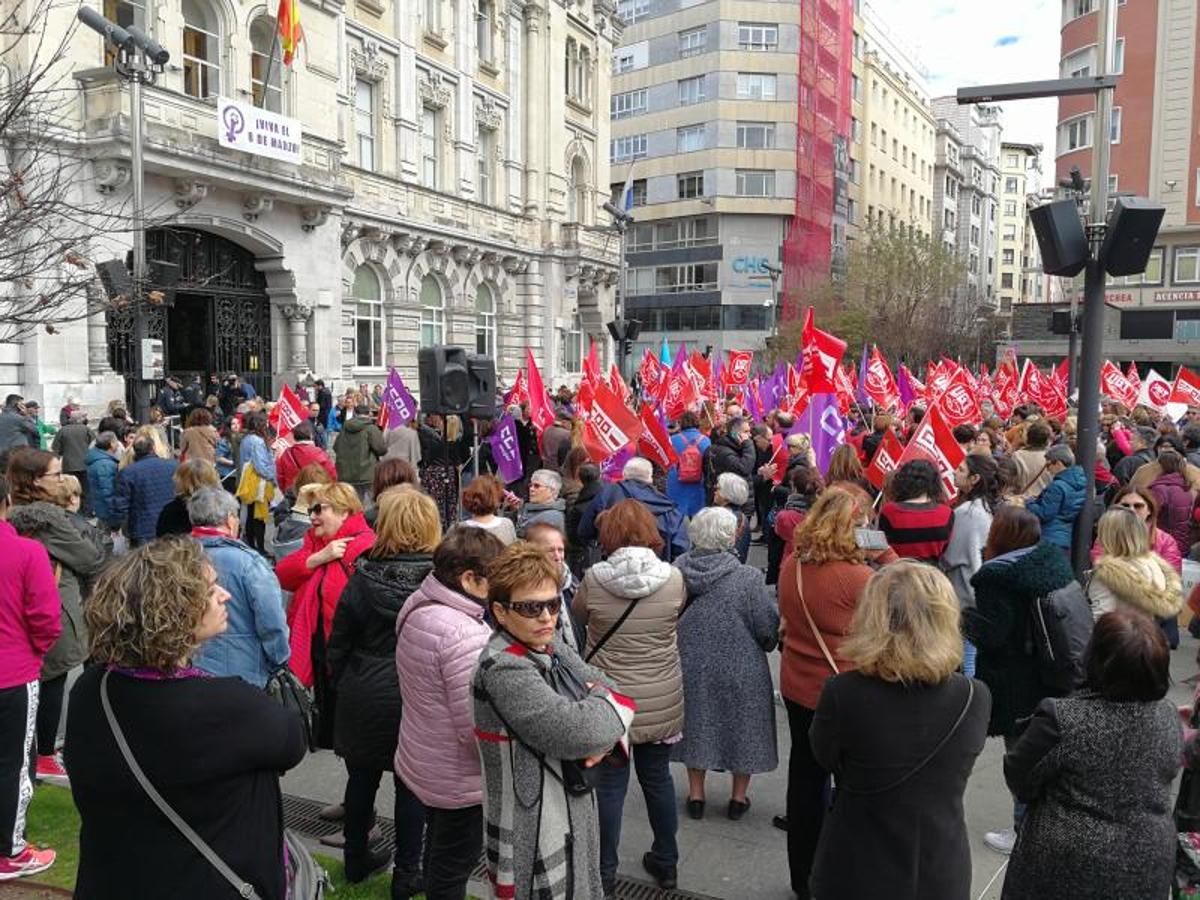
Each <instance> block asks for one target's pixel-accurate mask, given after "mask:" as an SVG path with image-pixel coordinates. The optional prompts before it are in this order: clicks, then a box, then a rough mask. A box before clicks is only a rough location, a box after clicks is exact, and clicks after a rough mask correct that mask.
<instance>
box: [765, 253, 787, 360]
mask: <svg viewBox="0 0 1200 900" xmlns="http://www.w3.org/2000/svg"><path fill="white" fill-rule="evenodd" d="M762 265H763V268H764V269H766V270H767V274H768V275H770V276H771V304H770V306H771V340H772V342H773V341H774V340H775V338H777V337H779V276H780V275H782V274H783V266H773V265H771V264H770V263H763V264H762Z"/></svg>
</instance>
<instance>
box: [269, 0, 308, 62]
mask: <svg viewBox="0 0 1200 900" xmlns="http://www.w3.org/2000/svg"><path fill="white" fill-rule="evenodd" d="M275 22H276V24H277V26H278V28H279V46H281V47H282V48H283V64H284V65H285V66H290V65H291V64H292V58H293V57H294V56H295V55H296V48H297V47H299V46H300V42H301V41H302V40H304V30H303V29H302V28H301V27H300V0H279V12H278V13H276V15H275Z"/></svg>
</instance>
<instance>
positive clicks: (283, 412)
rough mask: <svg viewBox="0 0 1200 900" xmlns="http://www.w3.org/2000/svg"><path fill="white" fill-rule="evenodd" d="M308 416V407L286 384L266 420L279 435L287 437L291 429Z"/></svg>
mask: <svg viewBox="0 0 1200 900" xmlns="http://www.w3.org/2000/svg"><path fill="white" fill-rule="evenodd" d="M307 418H308V409H307V408H306V407H305V406H304V404H303V403H302V402H301V401H300V398H299V397H297V396H296V392H295V391H293V390H292V389H291V388H290V387H289V386H288V385H286V384H285V385H284V386H283V390H281V391H280V392H279V402H278V403H276V404H275V406H274V407H272V409H271V414H270V415H269V416H268V417H267V421H268V422H269V423H270V425H271V427H273V428H274V429H275V433H276V434H277V435H278V436H279V437H281V438H282V437H287V436H288V435H289V434H291V433H292V429H293V428H295V427H296V426H297V425H299V424H300V423H301V422H303V421H304V420H305V419H307Z"/></svg>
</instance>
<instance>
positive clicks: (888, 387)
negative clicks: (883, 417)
mask: <svg viewBox="0 0 1200 900" xmlns="http://www.w3.org/2000/svg"><path fill="white" fill-rule="evenodd" d="M863 381H864V384H862V385H861V387H862V389H863V391H864V392H865V393H866V395H867V396H868V397H870V398H871V402H872V403H874V404H875V405H876V406H878V407H879V408H880V409H895V408H896V407H898V406H899V405H900V391H899V389H897V387H896V379H895V378H893V377H892V370H891V369H889V368H888V364H887V360H886V359H884V358H883V354H882V353H880V352H879V348H878V347H875V348H874V349H873V350H872V351H871V356H870V358H869V359H868V360H867V377H866V378H865V379H863Z"/></svg>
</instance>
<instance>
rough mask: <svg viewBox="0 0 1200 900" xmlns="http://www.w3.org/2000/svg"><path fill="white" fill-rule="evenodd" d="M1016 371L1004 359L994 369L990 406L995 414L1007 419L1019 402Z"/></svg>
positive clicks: (1019, 395) (1006, 359) (1019, 393)
mask: <svg viewBox="0 0 1200 900" xmlns="http://www.w3.org/2000/svg"><path fill="white" fill-rule="evenodd" d="M1018 385H1019V376H1018V374H1017V369H1016V366H1015V365H1014V364H1012V363H1011V362H1010V361H1009V359H1008V358H1007V357H1006V358H1005V359H1004V361H1003V362H1001V363H1000V367H999V368H998V369H996V387H995V390H994V391H993V392H992V406H993V408H994V409H995V410H996V414H997V415H998V416H1000V417H1001V418H1002V419H1007V418H1008V417H1009V416H1011V415H1012V414H1013V410H1014V409H1016V407H1017V404H1018V403H1020V402H1021V391H1020V388H1019V386H1018Z"/></svg>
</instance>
